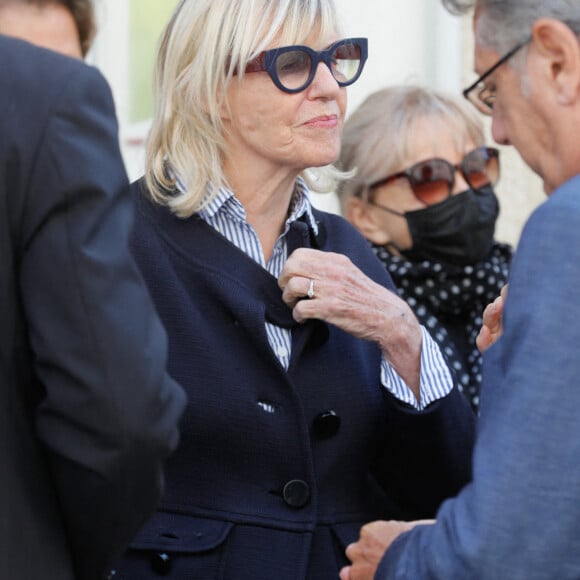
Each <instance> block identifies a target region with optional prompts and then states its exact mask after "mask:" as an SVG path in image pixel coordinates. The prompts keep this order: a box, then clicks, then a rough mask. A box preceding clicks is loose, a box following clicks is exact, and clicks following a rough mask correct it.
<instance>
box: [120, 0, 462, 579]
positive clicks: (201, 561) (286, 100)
mask: <svg viewBox="0 0 580 580" xmlns="http://www.w3.org/2000/svg"><path fill="white" fill-rule="evenodd" d="M366 55H367V42H366V39H364V38H360V37H347V36H345V35H344V34H343V33H342V32H341V29H340V27H339V25H338V22H337V16H336V13H335V8H334V5H333V2H332V1H331V0H279V1H276V2H272V1H270V0H185V1H182V2H180V3H179V5H178V7H177V9H176V11H175V14H174V15H173V17H172V19H171V20H170V22H169V24H168V26H167V28H166V30H165V33H164V35H163V37H162V40H161V45H160V50H159V55H158V60H157V71H156V76H157V78H156V98H157V108H156V112H155V119H154V122H153V128H152V132H151V135H150V138H149V143H148V162H147V170H146V175H145V179H144V180H143V181H141V182H138V183H136V184H135V185H134V186H133V191H134V194H135V197H136V199H137V203H138V215H137V218H136V229H135V233H134V240H133V248H134V252H135V255H136V257H137V261H138V263H139V264H140V266H141V268H142V271H143V273H144V276H145V278H146V280H147V282H148V283H149V288H150V291H151V294H152V296H153V298H154V300H155V302H156V305H157V308H158V311H159V313H160V315H161V318H162V320H163V322H164V323H165V326H166V329H167V332H168V335H169V342H170V347H169V359H170V360H169V371H170V373H171V374H172V375H173V377H174V378H175V379H176V380H178V382H180V383H181V384H182V385H183V386H184V388H185V390H186V392H187V393H188V396H189V405H188V407H187V409H186V412H185V415H184V420H183V423H182V439H181V444H180V447H179V449H178V451H177V452H176V454H175V455H174V456H172V458H171V460H170V461H169V462H168V464H167V468H166V492H165V496H164V498H163V500H162V502H161V505H160V510H159V512H158V513H157V515H156V516H154V518H153V519H152V520H151V521H149V522H148V523H147V524H146V525H145V527H144V528H143V530H142V531H141V533H140V534H139V535H138V536H137V537H136V538H135V539H134V541H133V544H132V547H131V549H130V550H129V552H128V553H127V555H126V558H125V560H124V561H123V562H122V563H121V564H120V565H119V567H118V569H117V571H116V576H115V580H126V579H131V580H144V579H147V578H156V577H157V576H159V575H163V576H165V577H169V578H179V579H183V578H199V579H203V580H211V579H214V578H216V579H217V578H223V579H225V578H228V579H234V578H235V579H250V578H251V579H252V580H260V579H263V580H272V579H273V578H276V579H277V580H299V579H310V580H314V579H316V580H330V579H332V580H336V578H337V577H338V573H339V570H340V567H341V566H342V565H343V564H345V563H346V557H345V554H344V549H345V546H346V544H347V543H348V542H350V541H352V540H354V539H355V538H356V537H357V534H358V529H359V527H360V525H361V524H362V523H363V522H364V521H366V520H367V519H368V518H369V517H377V516H378V515H379V514H382V515H384V516H387V517H394V516H395V515H399V516H401V515H402V514H404V513H412V514H414V515H416V516H430V515H432V514H433V513H434V511H435V509H436V508H437V506H438V505H439V504H440V503H441V501H442V500H443V499H444V498H446V497H448V496H450V495H453V494H454V493H455V492H456V491H457V490H458V489H459V488H460V487H461V486H462V485H463V484H464V483H465V482H466V481H467V480H468V479H469V477H470V469H469V458H470V450H471V444H470V441H471V438H472V429H473V416H472V413H471V410H470V409H469V407H468V406H467V405H466V404H465V402H464V400H463V398H462V396H461V394H459V393H458V392H457V390H456V389H455V388H453V383H452V381H451V379H450V375H449V372H448V370H447V368H446V366H445V364H444V360H443V358H442V356H441V354H440V352H439V350H438V348H437V346H436V345H435V344H434V343H433V342H432V341H431V339H430V338H429V337H428V335H427V333H425V332H424V331H423V329H422V328H421V327H420V325H419V324H418V322H417V320H416V318H415V317H414V316H413V314H412V311H411V309H410V308H409V307H408V306H407V305H406V304H405V302H404V301H403V300H401V299H400V298H399V297H398V296H397V295H396V293H394V292H393V291H392V290H393V286H392V283H391V281H390V278H389V276H388V274H387V273H386V272H385V271H384V269H383V268H382V266H381V265H380V263H378V261H377V260H376V258H375V256H374V255H373V253H372V251H371V250H370V248H369V247H368V244H367V243H366V242H365V240H364V239H363V238H362V236H360V235H359V234H358V233H357V232H356V230H355V229H354V228H353V227H352V226H351V225H350V224H348V223H347V222H346V221H345V220H344V219H342V218H341V217H339V216H332V215H329V214H325V213H322V212H318V211H316V210H314V209H313V208H312V206H311V203H310V195H311V191H313V189H320V188H331V187H333V186H334V183H333V180H332V178H334V177H336V176H338V172H337V170H336V169H333V168H332V167H331V164H332V163H333V162H334V161H336V159H337V158H338V155H339V152H340V137H341V132H342V125H343V120H344V116H345V108H346V90H347V86H348V85H350V84H352V83H354V82H355V81H356V79H357V78H358V76H359V75H360V74H361V72H362V70H363V67H364V64H365V59H366ZM455 438H457V439H459V440H460V441H461V444H460V445H459V446H458V445H456V443H455Z"/></svg>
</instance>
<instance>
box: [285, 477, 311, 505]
mask: <svg viewBox="0 0 580 580" xmlns="http://www.w3.org/2000/svg"><path fill="white" fill-rule="evenodd" d="M282 497H283V498H284V501H285V502H286V503H287V504H288V505H289V506H290V507H293V508H301V507H304V506H305V505H306V504H307V503H308V502H309V501H310V487H308V484H307V483H306V482H305V481H302V480H301V479H293V480H292V481H289V482H288V483H287V484H286V485H285V486H284V489H283V490H282Z"/></svg>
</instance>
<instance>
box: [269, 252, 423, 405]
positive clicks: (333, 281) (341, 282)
mask: <svg viewBox="0 0 580 580" xmlns="http://www.w3.org/2000/svg"><path fill="white" fill-rule="evenodd" d="M311 280H312V281H313V290H314V294H313V297H312V299H310V300H304V298H305V297H306V296H307V294H308V290H309V288H310V282H311ZM278 284H279V286H280V288H282V298H283V300H284V302H286V304H288V306H290V308H292V309H293V316H294V319H295V320H296V321H298V322H304V321H305V320H307V319H309V318H318V319H320V320H324V321H326V322H329V323H331V324H334V325H335V326H337V327H339V328H341V329H342V330H344V331H345V332H348V333H349V334H352V335H353V336H356V337H358V338H362V339H365V340H370V341H374V342H376V343H378V344H379V346H380V347H381V349H382V351H383V353H384V355H385V358H386V359H387V360H388V361H389V363H390V364H391V365H392V366H393V367H394V369H395V370H396V371H397V373H398V374H399V376H400V377H401V378H402V379H403V380H404V381H405V383H406V384H407V385H408V386H409V387H410V388H411V390H413V392H414V393H415V396H416V397H417V400H419V376H420V364H421V346H422V334H421V329H420V326H419V323H418V322H417V319H416V318H415V315H414V314H413V312H412V310H411V309H410V308H409V306H408V305H407V303H406V302H405V301H404V300H402V299H401V298H399V296H397V295H396V294H395V293H393V292H391V291H390V290H388V289H387V288H385V287H383V286H381V285H380V284H377V283H376V282H374V281H373V280H371V279H370V278H369V277H368V276H366V275H365V274H363V272H361V271H360V270H359V269H358V268H357V267H356V266H355V265H354V264H353V263H352V262H351V261H350V260H349V258H347V257H346V256H344V255H342V254H334V253H330V252H321V251H319V250H312V249H309V248H299V249H298V250H295V251H294V252H293V253H292V255H291V256H290V257H289V258H288V260H287V261H286V264H285V265H284V269H283V270H282V273H281V275H280V278H279V280H278Z"/></svg>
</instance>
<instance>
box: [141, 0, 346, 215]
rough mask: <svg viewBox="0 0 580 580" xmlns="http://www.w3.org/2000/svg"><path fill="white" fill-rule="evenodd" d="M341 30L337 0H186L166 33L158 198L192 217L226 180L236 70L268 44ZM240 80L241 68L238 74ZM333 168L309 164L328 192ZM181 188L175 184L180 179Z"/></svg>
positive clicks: (160, 73) (150, 169) (155, 171)
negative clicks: (225, 115)
mask: <svg viewBox="0 0 580 580" xmlns="http://www.w3.org/2000/svg"><path fill="white" fill-rule="evenodd" d="M331 33H332V34H334V33H336V34H339V33H340V28H339V25H338V22H337V15H336V9H335V5H334V0H275V1H273V0H181V2H179V4H178V5H177V7H176V9H175V11H174V13H173V15H172V16H171V18H170V20H169V22H168V24H167V25H166V27H165V30H164V32H163V34H162V36H161V39H160V44H159V47H158V53H157V60H156V65H155V72H154V93H155V107H154V114H153V123H152V127H151V131H150V133H149V136H148V139H147V144H146V170H145V180H146V183H147V186H148V189H149V190H150V191H151V194H152V197H153V199H155V200H156V201H158V202H159V203H165V204H167V205H168V206H170V208H171V209H172V211H174V212H175V213H176V214H177V215H179V216H181V217H188V216H190V215H191V214H192V213H194V212H196V211H198V210H199V209H201V207H203V205H204V203H208V202H209V201H211V197H212V195H211V193H210V195H209V196H208V195H207V193H208V188H209V187H210V186H211V187H212V188H213V189H212V193H213V194H215V193H217V188H219V187H221V186H226V187H227V183H226V177H225V175H224V173H223V159H224V158H225V156H226V155H227V154H228V152H227V147H226V142H225V138H224V132H225V128H224V125H223V122H222V118H221V117H222V114H221V112H222V111H223V108H224V107H228V103H227V96H226V87H227V85H228V83H229V82H236V81H235V79H233V77H234V72H235V71H236V70H238V71H244V70H245V67H246V64H247V63H248V62H249V61H250V60H251V59H253V58H255V57H256V56H257V55H258V54H259V53H260V52H261V51H263V50H265V49H266V48H267V47H268V46H269V45H271V44H272V43H274V42H276V44H280V45H285V44H304V42H305V41H306V40H307V39H308V38H309V37H311V36H312V35H313V34H314V35H323V36H324V35H326V34H331ZM238 76H239V77H240V78H241V77H242V76H243V72H241V73H240V74H239V75H238ZM338 175H339V173H338V171H337V170H336V169H335V168H333V167H326V168H316V169H308V170H306V171H305V172H303V177H304V178H305V179H306V181H307V183H308V185H309V186H310V187H311V188H312V189H313V190H316V191H330V190H332V188H333V186H334V185H335V181H334V179H335V178H336V177H337V176H338ZM177 177H178V178H179V181H180V184H182V185H183V187H181V188H179V190H178V191H173V192H172V193H168V190H169V191H172V190H175V186H176V178H177Z"/></svg>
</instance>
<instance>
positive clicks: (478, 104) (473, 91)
mask: <svg viewBox="0 0 580 580" xmlns="http://www.w3.org/2000/svg"><path fill="white" fill-rule="evenodd" d="M530 40H532V37H531V36H529V37H528V38H526V40H524V41H523V42H520V43H519V44H516V45H515V46H514V47H513V48H512V49H511V50H510V51H508V52H506V53H505V54H504V55H503V56H502V57H501V58H500V59H499V60H498V61H497V62H496V63H495V64H494V65H493V66H492V67H490V68H488V69H487V70H486V71H485V72H484V73H483V74H482V75H481V76H480V77H479V78H478V79H477V80H476V81H475V82H474V83H473V84H472V85H469V86H468V87H467V88H466V89H465V90H464V91H463V96H464V97H465V98H466V99H467V100H468V101H469V102H470V103H471V104H472V105H474V106H475V108H476V109H477V110H478V111H480V112H481V113H483V114H484V115H491V114H492V113H493V103H494V102H495V94H496V89H495V87H489V86H487V85H486V84H485V83H484V82H483V81H484V80H485V79H486V78H487V77H488V76H490V75H491V74H492V73H493V72H495V71H496V70H497V69H498V68H499V67H500V66H501V65H502V64H505V63H506V62H507V61H508V60H509V59H510V58H511V57H512V56H514V55H515V54H516V52H518V50H520V48H523V47H524V46H525V45H526V44H528V42H530Z"/></svg>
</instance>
